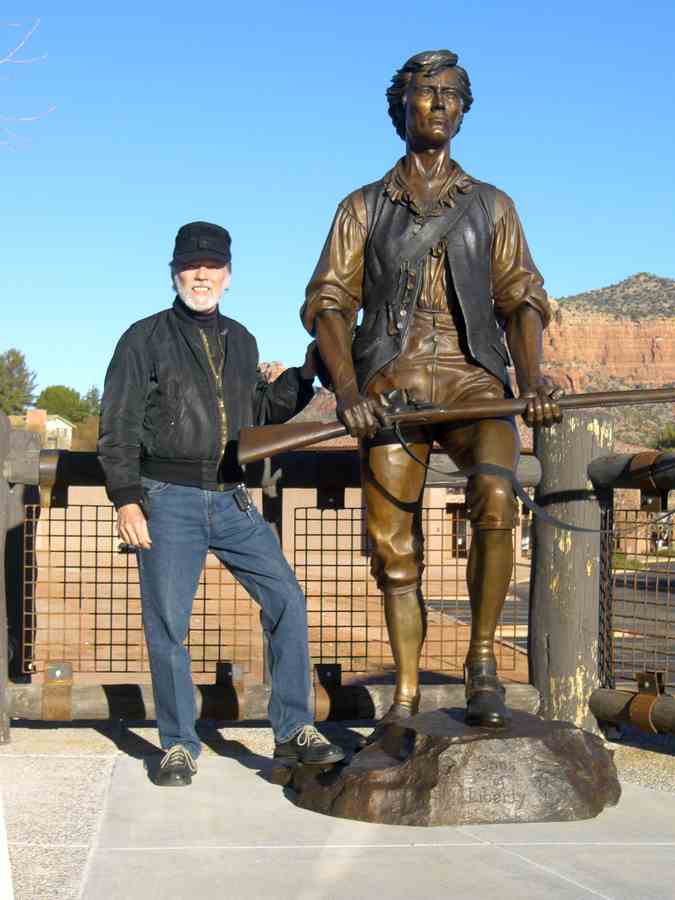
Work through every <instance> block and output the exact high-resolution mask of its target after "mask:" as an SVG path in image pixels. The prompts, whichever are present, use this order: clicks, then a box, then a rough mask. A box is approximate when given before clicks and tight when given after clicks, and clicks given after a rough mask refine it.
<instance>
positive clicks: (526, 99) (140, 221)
mask: <svg viewBox="0 0 675 900" xmlns="http://www.w3.org/2000/svg"><path fill="white" fill-rule="evenodd" d="M25 5H26V4H25V3H20V4H19V3H15V5H14V6H12V4H11V2H10V3H9V4H4V10H3V12H2V14H0V23H1V22H5V23H8V22H23V23H25V24H26V25H28V24H30V22H31V17H30V16H27V15H26V12H25ZM95 7H98V4H91V3H86V4H85V3H68V2H63V3H58V4H56V3H53V2H52V3H45V4H44V7H43V8H40V0H38V3H37V5H36V6H33V7H32V9H31V15H33V16H40V17H41V25H40V28H39V30H38V32H37V33H36V34H35V36H34V38H33V40H32V41H31V43H30V45H29V46H28V48H27V50H26V53H27V54H28V55H41V54H43V53H46V54H48V56H47V59H46V60H45V61H44V62H40V63H38V64H35V65H30V66H14V67H12V66H8V65H5V66H0V113H1V114H2V115H5V116H14V115H27V114H32V113H34V112H40V111H41V110H43V109H45V108H47V107H49V106H50V105H54V106H55V110H54V112H52V113H51V114H50V115H48V116H46V117H44V118H43V119H41V120H39V121H37V122H34V123H23V124H18V125H16V126H12V127H13V128H14V130H15V131H16V132H17V133H18V134H19V136H20V137H21V138H23V139H30V143H27V144H19V145H17V146H16V147H15V148H14V149H7V148H3V147H0V166H1V168H0V173H1V174H0V197H1V203H2V219H1V220H0V232H1V233H0V303H2V325H1V328H2V331H1V336H0V352H2V351H4V350H6V349H7V348H9V347H11V346H15V347H18V348H19V349H21V350H22V351H23V352H24V353H25V354H26V357H27V360H28V364H29V366H30V367H31V368H32V369H34V370H35V371H36V372H37V375H38V381H39V384H40V386H41V387H44V386H47V385H49V384H55V383H61V384H67V385H70V386H72V387H75V388H76V389H77V390H80V391H84V390H86V388H87V387H88V386H89V385H90V384H97V385H99V386H101V385H102V383H103V377H104V374H105V368H106V366H107V363H108V361H109V358H110V356H111V354H112V351H113V349H114V345H115V343H116V341H117V339H118V338H119V336H120V334H121V333H122V332H123V331H124V329H125V328H126V327H127V326H128V325H129V324H131V322H133V321H135V320H136V319H139V318H142V317H144V316H147V315H150V314H151V313H153V312H155V311H156V310H158V309H161V308H163V307H166V306H168V305H169V303H170V302H171V299H172V294H171V289H170V284H169V279H168V267H167V263H168V260H169V258H170V254H171V248H172V244H173V238H174V235H175V232H176V230H177V228H178V226H179V225H180V224H181V223H183V222H186V221H191V220H194V219H207V220H211V221H214V222H218V223H221V224H224V225H226V226H227V227H228V228H229V229H230V231H231V233H232V237H233V284H232V289H231V291H230V292H229V293H228V294H227V295H226V301H225V303H224V305H223V308H224V311H225V312H227V313H228V314H229V315H232V316H234V317H235V318H238V319H239V320H241V321H242V322H243V323H244V324H245V325H246V326H247V327H248V328H249V329H250V330H251V331H252V332H253V333H254V334H255V335H256V336H257V338H258V342H259V345H260V351H261V357H262V358H263V359H267V360H272V359H279V360H283V361H284V362H286V363H288V364H293V363H295V362H298V361H300V360H301V359H302V357H303V352H304V347H305V344H306V340H307V337H306V335H305V333H304V331H303V330H302V328H301V326H300V324H299V320H298V308H299V306H300V304H301V302H302V299H303V294H304V288H305V285H306V283H307V281H308V279H309V277H310V275H311V273H312V270H313V267H314V264H315V262H316V259H317V256H318V254H319V252H320V249H321V246H322V244H323V241H324V239H325V236H326V233H327V231H328V228H329V226H330V221H331V218H332V215H333V213H334V210H335V206H336V204H337V203H338V202H339V200H340V199H341V198H342V197H344V196H345V195H346V194H347V193H349V192H350V191H351V190H353V189H354V188H356V187H358V186H360V185H361V184H364V183H367V182H369V181H373V180H375V179H376V178H378V177H379V176H380V175H382V174H383V173H384V172H385V171H386V170H387V169H388V168H389V167H390V166H391V165H392V163H393V162H394V161H395V160H396V159H397V158H398V156H400V155H401V153H402V151H403V144H402V143H401V141H400V140H399V139H398V138H397V137H396V135H395V133H394V131H393V128H392V126H391V123H390V121H389V118H388V116H387V113H386V104H385V100H384V92H385V90H386V88H387V86H388V84H389V81H390V78H391V76H392V74H393V72H394V70H395V69H396V68H398V66H400V65H401V64H402V63H403V62H404V61H405V60H406V59H407V58H408V56H410V55H412V54H413V53H415V52H418V51H420V50H423V49H432V48H436V47H448V48H449V49H452V50H454V51H455V52H457V53H458V54H459V56H460V63H461V64H463V65H464V66H465V67H466V68H467V70H468V72H469V75H470V77H471V81H472V86H473V92H474V96H475V102H474V106H473V108H472V109H471V111H470V112H469V114H468V115H467V117H466V119H465V121H464V125H463V127H462V132H461V134H460V135H459V136H458V138H457V139H456V141H455V142H453V147H452V155H453V156H454V157H455V158H456V159H457V160H458V161H459V162H460V163H461V164H462V165H463V166H464V167H465V168H466V169H467V170H468V171H469V172H470V173H471V174H473V175H475V176H476V177H478V178H481V179H484V180H486V181H490V182H493V183H495V184H497V185H498V186H499V187H501V188H502V189H503V190H505V191H507V193H509V194H510V195H511V196H512V197H513V198H514V200H515V201H516V205H517V207H518V210H519V212H520V215H521V218H522V220H523V223H524V226H525V231H526V234H527V236H528V240H529V243H530V246H531V249H532V252H533V255H534V258H535V260H536V262H537V264H538V266H539V268H540V269H541V270H542V273H543V274H544V277H545V279H546V286H547V288H548V290H549V292H550V293H551V294H552V295H553V296H554V297H555V296H562V295H567V294H572V293H577V292H579V291H582V290H587V289H590V288H594V287H601V286H604V285H607V284H610V283H613V282H616V281H619V280H621V279H622V278H625V277H627V276H628V275H631V274H633V273H635V272H638V271H650V272H654V273H655V274H657V275H661V276H665V277H671V278H672V277H675V257H674V255H673V248H674V247H675V227H674V220H675V216H674V209H675V171H674V169H675V167H674V165H673V163H674V162H675V159H674V157H675V149H674V148H675V117H674V116H673V96H674V94H675V90H674V87H675V85H674V76H673V65H672V58H673V56H672V54H673V38H674V36H675V6H674V5H673V4H672V2H669V3H662V4H657V3H649V2H647V3H645V4H642V5H638V4H636V3H634V2H631V3H626V2H614V3H607V2H593V3H588V2H586V3H578V2H575V0H571V2H568V3H566V4H541V3H534V2H531V3H519V4H503V3H494V2H491V0H485V2H482V3H463V4H456V7H457V8H456V9H454V8H453V5H452V4H439V3H427V4H422V3H410V2H408V3H403V2H399V0H392V2H389V3H384V2H380V0H374V2H372V0H371V2H368V3H364V2H359V3H357V2H353V0H348V2H342V3H339V4H325V3H321V2H313V3H309V2H307V3H304V2H288V3H273V2H268V0H260V2H257V3H255V4H253V3H249V4H247V3H241V2H239V3H236V4H233V3H228V2H222V0H221V2H218V3H215V2H210V0H202V2H201V3H199V4H185V3H173V2H170V0H164V2H161V3H160V2H156V0H149V2H146V3H145V4H138V3H136V4H132V3H129V2H127V0H119V2H117V3H116V4H114V5H113V6H105V7H104V10H105V11H104V12H102V13H101V12H99V11H93V10H94V9H95ZM113 9H114V11H108V10H113ZM19 34H20V30H19V29H16V28H7V27H2V28H0V41H2V43H1V44H0V49H3V50H6V49H9V47H10V46H11V45H12V42H13V40H14V39H15V38H16V37H17V36H18V35H19ZM2 55H3V54H2V53H1V52H0V57H2Z"/></svg>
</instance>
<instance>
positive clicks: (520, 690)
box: [9, 683, 539, 722]
mask: <svg viewBox="0 0 675 900" xmlns="http://www.w3.org/2000/svg"><path fill="white" fill-rule="evenodd" d="M43 693H44V686H43V685H42V684H12V685H10V687H9V697H10V714H11V716H12V718H13V719H24V720H28V721H30V720H33V721H41V720H42V718H43V709H44V704H43ZM393 693H394V687H393V685H391V684H367V685H342V686H340V687H338V688H337V689H336V690H335V691H334V692H332V693H331V695H330V698H329V699H330V704H329V707H328V709H327V710H326V712H325V718H329V719H331V720H333V721H339V720H340V721H348V720H357V719H367V720H372V719H373V718H378V717H379V716H381V715H383V714H384V712H386V710H387V709H388V708H389V706H390V705H391V702H392V699H393ZM269 700H270V687H269V686H268V685H265V684H252V685H247V686H246V687H242V685H241V684H238V685H223V684H203V685H197V686H196V687H195V704H196V707H197V716H198V717H199V718H204V719H220V720H223V721H242V720H245V721H249V722H250V721H265V720H266V719H267V707H268V704H269ZM506 700H507V703H508V705H509V706H510V707H512V708H513V709H521V710H524V711H525V712H529V713H536V712H537V710H538V709H539V694H538V693H537V691H536V690H535V689H534V688H533V687H532V685H529V684H509V685H506ZM464 705H465V699H464V685H461V684H435V685H432V684H428V685H422V688H421V709H422V711H423V712H424V711H430V710H434V709H438V708H439V707H463V706H464ZM70 713H71V717H70V719H69V720H68V721H71V720H73V721H77V720H81V721H82V720H109V719H112V720H119V719H122V720H126V721H142V720H147V719H154V718H155V704H154V699H153V695H152V688H151V686H150V685H149V684H77V683H75V684H74V685H73V687H72V691H71V709H70Z"/></svg>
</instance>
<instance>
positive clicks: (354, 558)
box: [292, 504, 529, 676]
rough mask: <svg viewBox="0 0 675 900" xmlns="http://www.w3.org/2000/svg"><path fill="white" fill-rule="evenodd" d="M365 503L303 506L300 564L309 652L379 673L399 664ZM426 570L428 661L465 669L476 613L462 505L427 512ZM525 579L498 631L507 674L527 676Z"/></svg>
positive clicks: (441, 668)
mask: <svg viewBox="0 0 675 900" xmlns="http://www.w3.org/2000/svg"><path fill="white" fill-rule="evenodd" d="M364 520H365V516H364V513H363V510H362V508H361V507H356V508H346V509H340V510H334V509H316V508H312V507H298V508H296V509H295V519H294V534H295V541H294V554H293V561H292V562H293V567H294V569H295V573H296V575H297V577H298V580H299V581H300V584H301V586H302V588H303V590H304V592H305V596H306V597H307V609H308V617H309V642H310V654H311V656H312V658H313V659H314V660H315V661H316V662H322V663H339V664H340V665H341V666H342V670H343V671H344V672H349V673H355V674H360V675H372V674H374V673H381V672H383V671H387V670H390V669H392V668H393V660H392V656H391V651H390V648H389V641H388V638H387V631H386V623H385V619H384V611H383V605H382V600H381V594H380V591H379V590H378V588H377V585H376V583H375V579H374V578H373V577H372V575H371V574H370V559H371V547H370V544H369V541H368V538H367V535H366V531H365V522H364ZM422 527H423V532H424V555H425V569H424V575H423V582H422V592H423V595H424V598H425V601H426V607H427V637H426V640H425V643H424V648H423V651H422V659H421V666H422V668H423V669H425V670H427V671H431V672H446V673H447V672H451V673H457V674H459V673H461V670H462V666H463V663H464V658H465V656H466V652H467V649H468V643H469V631H470V621H471V612H470V605H469V598H468V594H467V588H466V566H467V558H468V554H469V551H470V546H471V529H470V528H469V527H468V523H467V520H466V517H465V515H464V506H463V504H447V505H445V506H442V507H425V508H424V509H423V511H422ZM522 574H523V575H524V576H525V578H526V581H525V582H521V584H520V585H519V584H518V580H517V577H516V571H515V567H514V576H513V580H512V583H511V586H510V589H509V592H508V596H507V601H506V604H505V609H504V613H503V615H502V619H501V623H500V625H499V628H498V633H497V662H498V666H499V669H500V671H501V673H502V674H503V675H508V674H511V675H512V676H514V675H516V674H518V675H520V676H526V674H527V659H526V655H525V654H526V649H527V591H528V584H527V581H529V572H528V571H527V570H526V571H525V572H522Z"/></svg>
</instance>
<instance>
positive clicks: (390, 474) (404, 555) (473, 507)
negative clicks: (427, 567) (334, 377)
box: [361, 311, 519, 591]
mask: <svg viewBox="0 0 675 900" xmlns="http://www.w3.org/2000/svg"><path fill="white" fill-rule="evenodd" d="M392 388H405V389H406V390H407V391H408V392H409V394H410V396H411V397H412V398H413V399H415V400H418V401H430V402H433V403H437V404H444V405H450V404H453V403H463V402H468V401H469V400H486V399H501V398H503V397H504V386H503V385H502V383H501V382H500V381H499V380H498V379H497V378H495V377H494V376H493V375H491V374H490V373H489V372H487V371H486V370H485V369H483V368H482V367H481V366H477V365H475V364H473V363H471V362H470V361H469V360H467V358H466V356H465V355H464V353H462V352H461V349H460V348H459V346H458V339H457V332H456V330H455V327H454V323H453V321H452V317H451V316H450V315H449V314H447V313H427V312H420V311H417V312H416V314H415V320H414V322H413V326H412V329H411V335H410V337H409V340H408V342H407V344H406V348H405V350H404V352H403V353H402V354H401V356H400V357H398V358H397V359H396V360H394V362H393V363H391V364H390V365H389V366H387V367H386V368H385V369H383V370H382V372H380V373H378V375H377V376H376V377H375V378H374V379H373V381H372V382H371V384H370V385H369V387H368V390H367V393H368V395H369V396H376V395H378V394H380V393H382V392H383V391H387V390H391V389H392ZM404 434H405V436H406V439H407V440H408V442H409V446H410V449H411V450H412V452H413V453H414V454H415V456H417V457H418V458H419V459H421V460H424V461H425V462H426V461H427V460H428V457H429V453H430V450H431V445H432V444H433V442H434V441H437V442H438V443H439V444H440V445H441V447H443V449H444V450H445V451H446V452H447V453H448V455H449V456H450V458H451V459H452V461H453V462H454V463H455V465H457V466H458V467H459V468H463V469H466V468H471V467H473V466H475V465H476V464H478V463H491V464H493V465H499V466H503V467H504V468H508V469H511V470H512V471H513V470H514V469H515V466H516V463H517V460H518V451H519V440H518V432H517V430H516V427H515V424H514V422H513V421H511V420H509V419H485V420H482V421H479V422H459V423H453V424H448V425H442V424H441V425H434V426H432V427H427V428H424V429H415V430H414V431H413V430H408V431H405V430H404ZM392 441H393V442H392ZM361 460H362V485H363V491H364V497H365V502H366V508H367V527H368V533H369V535H370V539H371V542H372V544H373V559H372V569H373V574H374V576H375V577H376V579H377V582H378V585H379V587H380V588H381V589H387V590H389V591H392V590H393V591H395V590H396V589H405V588H406V587H409V586H410V585H413V584H416V583H418V581H419V579H420V576H421V573H422V569H423V548H422V529H421V514H420V507H421V496H422V491H423V489H424V483H425V478H426V470H425V469H424V468H423V467H422V466H421V465H420V464H419V463H417V462H416V461H415V460H413V459H411V458H410V456H409V455H408V454H407V453H406V452H405V450H404V449H403V448H402V447H401V446H400V444H399V443H398V442H397V441H396V439H395V438H392V437H391V436H389V437H387V436H384V437H378V436H376V437H375V439H374V440H372V441H365V442H363V443H362V445H361ZM466 501H467V514H468V517H469V519H470V520H471V523H472V524H473V526H474V527H477V528H482V529H511V528H513V525H514V519H515V510H516V504H515V499H514V495H513V488H512V485H511V482H510V481H509V480H508V479H506V478H501V477H499V476H496V475H481V474H479V475H473V476H471V477H470V478H469V482H468V485H467V493H466Z"/></svg>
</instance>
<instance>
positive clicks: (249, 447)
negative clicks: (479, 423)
mask: <svg viewBox="0 0 675 900" xmlns="http://www.w3.org/2000/svg"><path fill="white" fill-rule="evenodd" d="M556 402H557V404H558V406H559V407H560V409H561V410H566V409H590V408H593V407H598V406H601V407H609V406H632V405H634V404H640V403H670V402H675V388H658V389H655V390H637V391H604V392H602V391H598V392H595V393H592V394H567V395H566V396H563V397H560V398H559V399H558V400H557V401H556ZM527 403H528V401H527V399H525V398H522V399H520V398H519V399H513V400H484V401H482V402H480V403H467V404H460V405H458V406H453V407H452V408H449V407H445V406H415V405H412V406H407V407H404V408H402V409H396V410H395V411H394V412H390V413H388V412H387V411H386V410H384V409H383V416H382V417H383V419H384V424H383V427H385V428H386V427H391V426H392V425H432V424H434V423H435V422H461V421H464V420H467V421H473V420H476V419H495V418H499V417H503V416H518V415H522V414H523V413H524V412H525V408H526V407H527ZM346 434H348V431H347V429H346V428H345V426H344V425H343V424H342V422H338V421H337V420H336V421H333V422H288V423H286V424H285V425H261V426H259V427H257V428H242V429H241V431H240V432H239V462H240V463H241V465H245V464H246V463H251V462H256V461H257V460H259V459H265V457H267V456H273V455H274V454H275V453H285V452H287V451H289V450H298V449H299V448H300V447H307V446H309V445H310V444H318V443H321V442H322V441H329V440H331V438H337V437H344V436H345V435H346Z"/></svg>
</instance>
